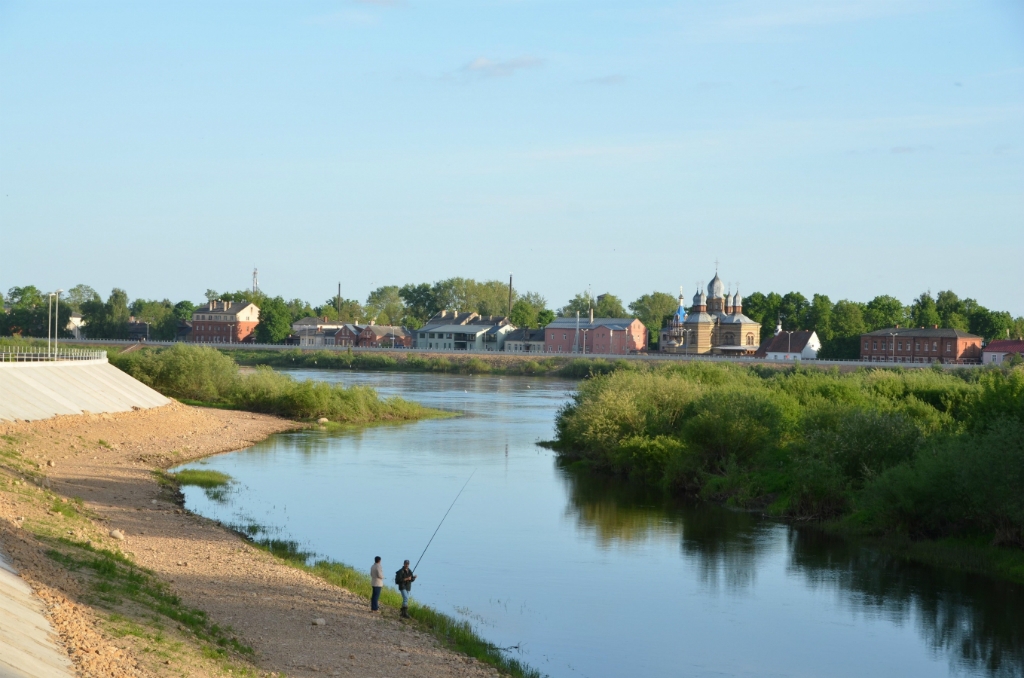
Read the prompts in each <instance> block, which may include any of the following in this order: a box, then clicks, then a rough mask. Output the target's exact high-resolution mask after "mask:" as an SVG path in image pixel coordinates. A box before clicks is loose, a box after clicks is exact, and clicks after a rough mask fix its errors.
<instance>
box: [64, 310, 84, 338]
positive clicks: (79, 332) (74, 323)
mask: <svg viewBox="0 0 1024 678" xmlns="http://www.w3.org/2000/svg"><path fill="white" fill-rule="evenodd" d="M65 329H66V330H67V331H68V332H69V333H70V334H71V337H72V338H73V339H85V321H84V320H82V314H81V313H79V312H78V311H74V312H72V314H71V316H70V317H69V318H68V326H67V327H66V328H65Z"/></svg>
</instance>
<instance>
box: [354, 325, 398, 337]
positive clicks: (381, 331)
mask: <svg viewBox="0 0 1024 678" xmlns="http://www.w3.org/2000/svg"><path fill="white" fill-rule="evenodd" d="M362 331H363V332H366V331H370V332H372V333H373V334H374V335H376V336H377V337H383V336H387V335H389V334H393V335H395V336H396V337H407V336H409V332H408V330H406V329H405V328H404V327H399V326H398V325H367V326H366V327H364V328H363V330H362Z"/></svg>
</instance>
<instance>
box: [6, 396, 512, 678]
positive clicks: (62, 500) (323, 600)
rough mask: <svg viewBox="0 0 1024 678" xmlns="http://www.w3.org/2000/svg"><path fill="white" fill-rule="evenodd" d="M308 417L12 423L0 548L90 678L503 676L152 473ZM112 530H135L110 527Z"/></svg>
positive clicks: (173, 415)
mask: <svg viewBox="0 0 1024 678" xmlns="http://www.w3.org/2000/svg"><path fill="white" fill-rule="evenodd" d="M295 426H296V424H295V423H293V422H290V421H286V420H282V419H278V418H275V417H269V416H264V415H257V414H251V413H247V412H235V411H223V410H210V409H201V408H193V407H188V406H185V405H181V404H179V403H172V404H171V405H168V406H165V407H161V408H156V409H152V410H141V411H137V412H128V413H124V414H114V415H83V416H74V417H58V418H55V419H51V420H46V421H38V422H18V423H14V424H10V423H0V454H2V457H0V464H2V467H0V499H2V503H0V544H2V547H3V548H4V550H5V551H6V552H7V553H9V554H10V556H11V558H12V560H13V561H14V563H15V565H16V566H17V567H18V568H19V569H20V570H21V572H22V574H23V576H24V577H25V578H26V580H28V581H29V583H30V584H31V585H32V587H33V589H34V590H35V591H36V592H37V594H38V595H39V596H40V597H41V598H42V599H43V601H44V603H45V604H46V607H47V610H48V616H49V618H50V619H51V622H52V623H53V626H54V628H55V629H56V631H57V633H58V634H59V636H60V640H61V643H62V645H63V647H64V649H65V650H66V651H67V652H68V654H69V656H70V657H71V659H72V661H73V662H74V664H75V666H76V668H77V669H78V671H79V672H80V674H81V675H84V676H89V675H92V676H183V675H187V676H223V675H229V674H230V675H239V673H242V674H245V673H249V674H250V675H269V674H274V673H277V674H286V675H289V676H329V675H337V676H398V675H401V676H424V677H434V676H495V675H497V672H496V671H495V670H494V669H493V668H491V667H489V666H485V665H483V664H481V663H479V662H477V661H475V660H471V659H468V658H466V657H464V656H462V655H458V654H455V653H453V652H450V651H448V650H446V649H444V648H442V647H440V646H439V644H438V642H437V641H436V640H435V639H434V638H433V637H431V636H429V635H426V634H423V633H420V632H418V631H416V630H415V629H414V628H412V627H410V626H408V625H406V624H403V623H402V622H401V621H400V620H398V619H397V618H396V617H397V616H396V615H394V614H393V613H389V614H387V615H386V616H383V617H382V616H379V615H372V614H371V613H370V612H369V611H368V609H367V605H366V602H365V601H364V600H363V599H362V598H359V597H357V596H355V595H354V594H351V593H349V592H348V591H345V590H343V589H340V588H337V587H334V586H331V585H329V584H326V583H325V582H323V581H321V580H319V579H317V578H315V577H313V576H311V575H309V574H307V573H304V572H301V571H299V570H297V569H295V568H292V567H289V566H287V565H286V564H284V563H282V562H281V561H279V560H277V559H275V558H274V557H273V556H271V555H269V554H268V553H265V552H263V551H261V550H259V549H257V548H254V547H253V546H251V545H249V544H248V543H246V542H245V541H244V540H242V539H241V538H239V537H238V536H237V535H235V534H234V533H232V532H230V531H229V530H226V529H224V528H222V527H220V526H219V525H217V524H215V523H213V522H211V521H209V520H206V519H204V518H201V517H199V516H195V515H192V514H189V513H187V512H185V511H183V510H182V509H181V508H180V507H179V506H178V505H177V504H176V503H175V496H174V494H173V493H172V492H171V491H170V490H168V489H167V488H166V487H163V486H161V484H160V483H159V482H158V479H157V478H156V476H155V475H154V474H153V470H154V469H158V468H160V469H162V468H167V467H170V466H173V465H176V464H180V463H182V462H184V461H187V460H189V459H195V458H198V457H204V456H208V455H211V454H217V453H220V452H228V451H231V450H237V449H240V448H243V447H246V446H248V445H251V444H252V443H254V442H256V441H258V440H261V439H263V438H265V437H266V436H268V435H270V434H272V433H276V432H280V431H284V430H288V429H291V428H294V427H295ZM76 498H80V499H81V502H80V503H79V502H76V501H75V499H76ZM112 530H119V531H121V532H122V533H123V534H124V537H125V538H124V539H123V540H117V539H115V538H113V537H111V536H110V532H111V531H112ZM58 537H63V538H65V539H67V540H70V541H72V542H76V543H85V542H86V541H87V540H88V541H91V542H92V545H93V547H94V548H97V549H109V550H111V551H114V552H120V553H123V554H124V555H125V556H126V557H127V559H128V560H129V561H130V562H131V563H134V564H135V565H138V566H140V567H142V568H146V569H147V570H149V571H150V572H151V573H152V574H151V579H152V580H153V582H154V583H153V584H152V585H150V588H153V587H163V586H166V588H167V590H168V591H169V592H173V594H176V595H177V596H178V597H180V599H181V605H182V606H183V608H182V609H185V608H196V609H199V610H202V611H204V612H205V613H206V615H207V616H208V623H207V626H206V628H208V629H209V628H213V625H216V633H219V634H221V636H219V637H222V638H229V637H233V638H234V639H236V640H237V642H238V643H239V644H240V646H247V647H250V648H252V650H253V654H252V655H251V657H250V656H246V654H244V653H243V654H238V653H228V654H226V655H225V654H223V653H218V652H216V651H214V650H215V649H216V645H215V644H214V643H213V642H211V640H210V638H209V637H207V638H203V637H202V635H201V634H200V635H197V634H196V633H195V632H193V631H190V629H189V628H186V627H185V626H182V624H180V623H176V622H175V621H174V619H172V618H170V617H167V616H166V615H162V614H160V613H159V612H154V610H155V609H156V608H155V607H154V606H153V605H149V606H148V607H147V606H146V605H141V604H138V603H137V601H136V602H133V600H134V599H130V597H129V598H126V597H125V596H123V595H122V596H120V597H119V596H118V595H116V592H115V593H109V594H105V593H104V590H103V588H102V586H100V587H97V577H96V576H94V574H95V573H94V572H92V571H91V570H89V568H83V567H78V568H77V569H76V568H75V567H74V566H70V567H69V566H68V561H67V560H65V562H63V563H62V562H61V561H60V560H59V559H55V557H54V554H55V552H61V553H63V552H65V551H68V550H67V549H64V547H63V545H62V544H61V543H59V542H58V541H57V538H58ZM47 551H51V553H50V555H47ZM68 553H69V554H70V555H69V557H77V555H80V554H79V552H77V551H74V549H73V548H71V550H70V551H68ZM82 553H84V554H85V555H86V556H88V555H89V552H88V551H82ZM369 555H371V556H372V554H369ZM100 583H101V584H102V582H100ZM139 600H142V599H141V598H139ZM144 602H147V603H148V602H149V599H146V600H145V601H144ZM317 619H320V620H323V621H324V622H325V623H324V624H319V625H318V624H315V623H314V620H317ZM223 629H227V630H223Z"/></svg>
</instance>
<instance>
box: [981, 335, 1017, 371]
mask: <svg viewBox="0 0 1024 678" xmlns="http://www.w3.org/2000/svg"><path fill="white" fill-rule="evenodd" d="M1014 355H1016V356H1022V357H1024V340H1021V339H997V340H996V341H990V342H988V344H987V345H986V346H985V348H983V349H982V350H981V362H982V363H983V364H985V365H1002V364H1003V363H1004V362H1006V361H1007V360H1009V359H1010V358H1011V357H1012V356H1014Z"/></svg>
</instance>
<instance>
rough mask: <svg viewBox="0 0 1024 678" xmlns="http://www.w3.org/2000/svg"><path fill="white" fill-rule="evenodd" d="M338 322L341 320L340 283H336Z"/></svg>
mask: <svg viewBox="0 0 1024 678" xmlns="http://www.w3.org/2000/svg"><path fill="white" fill-rule="evenodd" d="M338 322H341V283H340V282H339V283H338Z"/></svg>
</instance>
